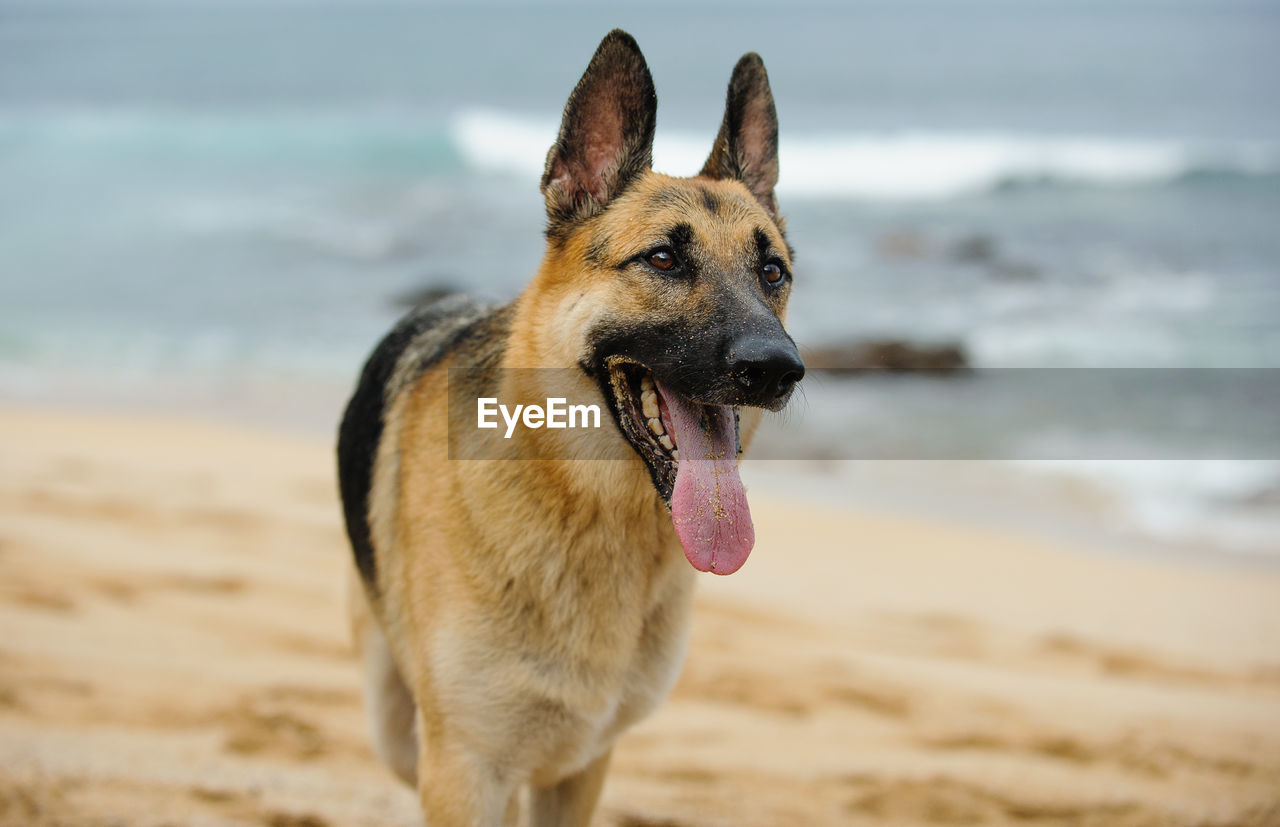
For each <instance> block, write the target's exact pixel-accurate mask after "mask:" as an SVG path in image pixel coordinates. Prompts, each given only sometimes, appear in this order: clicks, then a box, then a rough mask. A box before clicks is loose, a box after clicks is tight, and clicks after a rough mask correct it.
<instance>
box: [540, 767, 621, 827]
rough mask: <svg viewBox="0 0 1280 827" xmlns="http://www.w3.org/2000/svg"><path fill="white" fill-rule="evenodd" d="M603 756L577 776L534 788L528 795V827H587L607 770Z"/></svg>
mask: <svg viewBox="0 0 1280 827" xmlns="http://www.w3.org/2000/svg"><path fill="white" fill-rule="evenodd" d="M611 754H612V751H610V752H606V753H605V754H604V755H601V756H600V757H599V758H597V759H596V760H595V761H592V762H591V763H590V764H588V765H587V767H586V769H584V770H582V772H580V773H578V774H577V775H572V776H569V777H568V778H566V779H564V780H563V781H561V782H560V783H559V784H556V785H555V786H551V787H535V788H534V789H533V790H532V795H531V805H532V806H531V808H530V809H531V813H530V818H529V827H587V825H589V824H590V823H591V814H592V812H594V811H595V809H596V801H598V800H599V798H600V790H601V788H602V787H604V776H605V772H606V771H607V770H608V769H609V756H610V755H611Z"/></svg>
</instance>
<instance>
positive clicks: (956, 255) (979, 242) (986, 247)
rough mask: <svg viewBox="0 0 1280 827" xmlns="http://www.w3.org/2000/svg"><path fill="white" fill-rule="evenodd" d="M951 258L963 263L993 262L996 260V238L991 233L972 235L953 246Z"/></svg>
mask: <svg viewBox="0 0 1280 827" xmlns="http://www.w3.org/2000/svg"><path fill="white" fill-rule="evenodd" d="M951 260H952V261H955V262H959V263H962V264H991V263H992V262H994V261H995V260H996V240H995V239H994V238H992V237H991V236H989V235H982V234H977V235H970V236H965V237H964V238H961V239H960V240H959V241H957V242H956V243H955V244H953V245H952V246H951Z"/></svg>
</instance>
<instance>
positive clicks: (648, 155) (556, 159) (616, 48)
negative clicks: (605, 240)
mask: <svg viewBox="0 0 1280 827" xmlns="http://www.w3.org/2000/svg"><path fill="white" fill-rule="evenodd" d="M657 113H658V97H657V95H656V94H654V91H653V78H652V77H651V76H650V75H649V67H648V65H646V64H645V62H644V55H642V54H640V47H639V46H637V45H636V41H635V38H633V37H632V36H631V35H629V34H627V33H626V32H624V31H622V30H621V29H614V30H613V31H611V32H609V34H607V35H605V38H604V40H602V41H600V48H598V49H596V53H595V56H594V57H592V58H591V63H590V65H588V66H587V71H586V72H584V73H583V75H582V79H581V80H579V81H578V85H577V86H576V87H574V90H573V94H571V95H570V96H569V102H568V103H567V104H566V105H565V108H564V119H563V120H562V121H561V122H560V135H559V137H557V138H556V142H555V145H554V146H552V147H551V151H550V152H548V153H547V167H546V170H545V171H544V172H543V174H542V194H543V195H544V196H546V199H547V217H548V218H549V219H550V226H549V230H548V232H549V233H550V234H552V235H554V234H555V233H556V231H557V230H559V229H562V228H563V227H564V226H565V225H566V224H568V223H570V222H573V221H579V220H582V219H584V218H589V217H591V216H593V215H595V214H596V213H598V212H600V210H602V209H604V208H605V206H606V205H608V203H609V202H610V201H611V200H612V199H613V198H614V197H616V196H617V195H618V193H620V192H622V191H623V190H624V189H626V188H627V185H628V184H630V183H631V182H632V181H633V180H635V178H636V177H638V176H639V175H640V174H641V173H643V172H644V171H645V170H647V169H649V167H650V166H651V165H652V164H653V129H654V123H655V121H656V118H657Z"/></svg>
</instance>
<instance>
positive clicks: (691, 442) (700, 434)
mask: <svg viewBox="0 0 1280 827" xmlns="http://www.w3.org/2000/svg"><path fill="white" fill-rule="evenodd" d="M658 392H659V393H660V394H661V395H662V401H663V402H664V403H665V404H666V408H667V414H668V415H669V421H668V422H667V423H666V424H667V426H668V427H669V428H670V429H671V432H672V436H673V437H674V438H675V444H676V447H677V448H678V449H679V450H680V461H679V464H678V465H677V466H676V486H675V490H674V491H672V493H671V521H672V522H673V523H674V524H675V528H676V537H678V538H680V545H681V546H683V547H684V556H685V557H688V558H689V562H690V563H692V564H693V567H694V568H695V569H697V570H698V571H710V572H714V573H716V574H733V573H734V572H735V571H737V570H738V569H740V568H742V564H743V563H745V562H747V555H748V554H750V553H751V547H752V546H753V545H755V542H756V533H755V529H754V528H752V526H751V511H750V509H749V508H748V507H747V492H746V489H744V488H743V487H742V479H741V478H740V477H739V476H738V433H737V426H736V425H735V423H734V419H733V409H732V408H729V407H725V406H722V405H698V404H695V403H692V402H689V401H688V400H686V399H684V398H683V397H681V396H680V395H679V394H676V393H674V392H672V391H670V390H668V389H667V388H665V387H664V386H663V385H662V384H661V383H658Z"/></svg>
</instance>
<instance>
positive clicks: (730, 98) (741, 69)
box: [701, 52, 778, 219]
mask: <svg viewBox="0 0 1280 827" xmlns="http://www.w3.org/2000/svg"><path fill="white" fill-rule="evenodd" d="M701 174H702V175H705V176H707V177H708V178H717V179H719V178H732V179H735V180H738V181H741V182H742V183H744V184H746V185H747V189H749V190H751V193H752V194H753V195H754V196H755V197H756V200H757V201H759V202H760V204H761V205H762V206H764V208H765V209H766V210H768V211H769V214H770V215H772V216H773V217H774V218H775V219H776V218H777V217H778V202H777V200H776V199H775V198H774V196H773V188H774V187H775V186H777V184H778V113H777V111H776V110H775V109H774V106H773V92H772V91H770V89H769V75H768V73H766V72H765V70H764V61H763V60H761V59H760V55H758V54H756V53H755V52H748V53H747V54H745V55H743V56H742V59H741V60H739V61H738V65H737V66H734V67H733V77H731V78H730V79H729V93H728V95H727V96H726V100H725V107H724V122H723V123H721V124H720V134H719V135H717V136H716V142H715V144H714V145H713V146H712V147H711V157H709V158H708V159H707V163H706V164H705V165H704V166H703V167H702V172H701Z"/></svg>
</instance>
